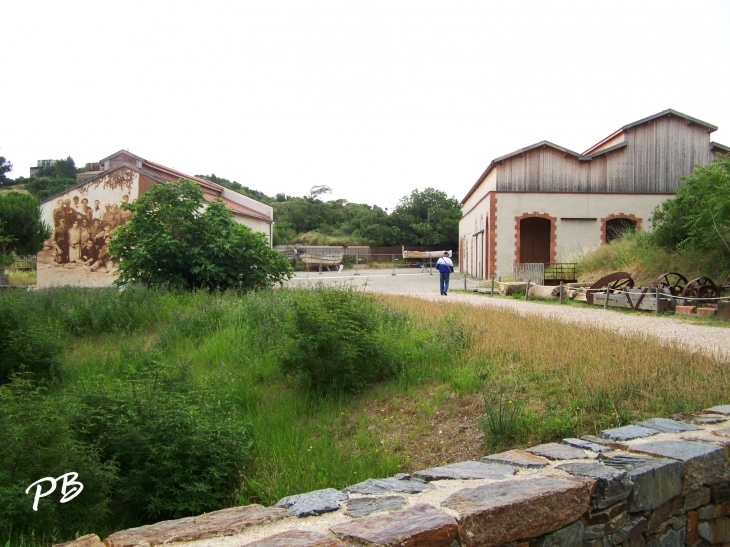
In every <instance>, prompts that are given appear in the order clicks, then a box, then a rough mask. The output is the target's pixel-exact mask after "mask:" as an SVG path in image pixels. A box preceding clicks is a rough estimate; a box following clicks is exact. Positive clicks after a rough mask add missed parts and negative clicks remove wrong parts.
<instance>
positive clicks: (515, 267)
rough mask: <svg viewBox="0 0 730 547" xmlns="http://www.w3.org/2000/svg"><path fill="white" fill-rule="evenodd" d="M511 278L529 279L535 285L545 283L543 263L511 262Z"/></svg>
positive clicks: (523, 280)
mask: <svg viewBox="0 0 730 547" xmlns="http://www.w3.org/2000/svg"><path fill="white" fill-rule="evenodd" d="M512 279H513V280H514V281H522V282H525V281H530V282H531V283H533V284H535V285H544V284H545V264H543V263H542V262H534V263H533V262H530V263H520V262H515V263H514V264H512Z"/></svg>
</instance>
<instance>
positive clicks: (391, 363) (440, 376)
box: [0, 289, 730, 545]
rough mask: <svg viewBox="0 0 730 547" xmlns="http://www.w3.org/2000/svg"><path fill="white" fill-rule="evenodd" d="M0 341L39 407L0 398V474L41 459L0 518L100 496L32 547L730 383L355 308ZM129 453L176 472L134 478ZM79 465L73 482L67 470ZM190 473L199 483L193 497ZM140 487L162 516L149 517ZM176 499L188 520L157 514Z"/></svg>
mask: <svg viewBox="0 0 730 547" xmlns="http://www.w3.org/2000/svg"><path fill="white" fill-rule="evenodd" d="M0 326H1V327H4V329H0V332H3V333H10V335H9V336H11V337H12V340H11V339H10V338H8V337H7V336H8V335H7V334H6V335H5V336H6V337H5V338H4V339H3V338H1V337H2V336H3V335H0V345H2V344H3V343H5V344H6V345H5V346H4V347H5V348H6V351H10V350H7V348H14V349H13V351H15V358H14V359H13V362H26V361H27V362H33V363H35V365H36V368H35V369H33V370H34V371H35V372H36V374H35V375H34V376H33V377H31V379H32V381H33V382H35V383H36V384H37V383H38V382H40V383H41V384H42V386H43V389H42V390H41V391H37V390H36V391H33V390H32V389H31V388H30V387H28V386H27V385H26V386H25V387H23V386H22V385H20V383H21V380H22V379H17V378H16V380H15V382H14V383H10V384H8V383H6V384H5V386H3V387H2V388H0V396H3V397H5V399H4V401H6V402H8V404H7V405H5V407H3V408H10V406H12V405H15V406H14V407H13V408H14V409H15V410H14V411H13V412H16V415H17V412H24V413H26V414H27V416H29V418H28V420H24V421H23V423H21V424H19V423H17V422H18V421H17V420H14V419H13V420H11V419H10V418H7V419H5V420H3V418H2V417H3V416H4V415H5V416H6V417H7V416H9V414H3V411H2V410H0V429H2V428H5V429H4V430H2V431H0V436H2V437H3V438H6V439H7V438H13V439H16V441H15V443H16V444H13V443H12V442H11V443H10V444H9V445H8V446H6V447H4V448H0V458H2V462H3V463H7V462H9V461H11V460H10V459H9V458H12V457H15V458H19V457H20V456H19V454H23V453H24V451H27V450H28V446H29V445H28V444H27V443H30V446H33V444H34V443H36V445H37V446H35V454H43V455H44V457H43V458H40V463H36V462H35V460H33V461H32V462H31V461H30V460H28V462H26V464H24V465H25V467H23V466H22V465H19V464H18V466H16V467H17V469H26V470H27V477H24V478H23V480H22V481H19V482H18V481H17V480H16V481H15V482H13V480H14V479H12V477H11V476H10V475H7V474H3V471H0V502H2V503H0V507H3V506H4V507H8V506H9V505H8V504H9V502H10V501H12V502H13V503H15V504H16V505H15V506H16V507H17V508H18V510H21V509H22V508H23V507H25V505H28V499H29V498H30V496H27V497H26V496H24V495H22V496H20V497H19V496H18V494H17V488H16V490H13V489H12V488H13V487H14V486H23V489H24V488H25V487H27V486H28V485H29V484H30V483H31V482H33V480H37V479H38V478H40V477H43V476H49V475H50V476H58V475H60V474H62V473H64V472H68V471H71V470H74V471H77V472H79V473H80V479H79V480H82V481H84V478H85V475H84V474H82V473H81V471H80V469H82V468H83V469H87V470H88V473H89V474H90V476H91V478H90V479H89V482H88V483H87V482H85V486H86V488H85V492H84V494H87V493H88V494H89V495H92V494H94V493H95V494H96V495H97V496H98V499H90V500H87V501H88V503H89V507H91V508H93V509H94V510H95V511H96V513H93V512H89V514H92V516H93V517H94V518H93V520H90V519H89V518H87V519H86V520H84V518H83V517H84V516H83V515H76V516H74V518H76V522H77V523H78V524H77V525H76V527H75V528H73V529H68V528H64V527H63V526H61V525H59V524H57V523H56V521H58V522H61V521H62V520H63V519H64V518H66V517H65V516H64V514H62V513H58V511H59V510H60V509H59V508H61V507H62V508H64V510H65V509H68V510H72V509H74V508H77V509H78V508H81V507H83V503H86V502H83V503H82V498H81V496H80V497H79V499H78V500H73V501H71V502H69V503H68V504H65V505H64V506H60V505H59V504H58V503H57V500H55V501H54V500H52V499H51V498H50V497H49V498H47V503H46V504H42V505H41V509H43V510H44V511H46V513H44V515H45V517H46V518H47V519H48V522H50V523H51V525H49V526H48V527H46V528H42V527H40V526H38V527H37V530H39V531H38V532H37V535H43V534H45V536H44V537H45V540H42V541H39V542H41V543H42V542H44V541H45V542H47V541H48V540H49V539H50V538H51V537H52V536H53V534H54V533H55V534H56V540H59V539H65V538H67V537H69V534H71V535H72V534H73V533H74V532H77V531H78V532H81V533H84V532H88V531H93V532H96V533H99V534H100V535H103V534H105V533H108V532H111V531H113V530H114V529H119V528H121V527H128V526H133V525H137V524H139V523H142V522H150V521H154V520H160V519H161V518H176V517H177V516H183V515H184V514H190V513H191V512H194V509H196V508H197V509H198V510H199V512H200V511H202V510H210V509H212V508H219V507H222V506H226V505H232V504H246V503H252V502H258V503H264V504H272V503H275V502H276V501H277V500H278V499H280V498H281V497H283V496H285V495H290V494H296V493H301V492H305V491H310V490H316V489H319V488H326V487H335V488H342V487H344V486H346V485H348V484H352V483H355V482H358V481H360V480H363V479H365V478H368V477H384V476H388V475H392V474H393V473H395V472H398V471H415V470H418V469H422V468H425V467H428V466H433V465H439V464H442V463H444V462H450V461H458V460H466V459H474V458H478V457H479V456H481V455H484V454H486V453H488V452H490V451H497V450H500V449H502V448H509V447H516V446H526V445H528V444H534V443H538V442H544V441H559V440H560V439H561V438H563V437H566V436H580V435H582V434H586V433H591V434H596V433H598V432H599V431H600V430H601V429H604V428H606V427H611V426H619V425H623V424H626V423H629V422H631V421H634V420H636V419H639V418H647V417H653V416H667V415H670V414H674V413H677V412H682V411H694V410H698V409H701V408H705V407H707V406H711V405H714V404H720V403H727V401H728V400H730V397H729V395H730V393H729V391H730V390H729V388H728V386H727V382H725V378H724V376H725V370H726V365H724V364H721V363H718V362H716V361H714V360H712V359H710V358H707V357H704V356H702V355H698V354H694V355H693V354H689V353H687V352H685V351H682V350H680V349H677V348H664V349H661V350H659V349H658V348H657V346H656V345H655V344H654V343H652V342H650V341H648V340H644V339H641V338H635V339H629V340H626V339H623V338H620V337H618V336H616V335H614V334H612V333H610V332H604V331H598V330H595V329H588V328H580V327H566V326H564V325H556V324H555V323H554V322H551V321H549V320H547V319H541V318H537V317H521V316H518V315H516V314H511V313H505V312H499V311H495V310H489V309H482V308H467V307H463V306H458V305H456V304H451V303H442V302H439V303H438V304H434V303H427V302H424V301H422V300H418V299H411V298H406V297H397V296H379V297H373V296H371V295H367V294H364V293H357V292H355V291H352V290H341V291H333V290H327V289H318V290H316V291H307V290H279V291H268V292H262V293H257V294H248V295H237V294H222V295H209V294H207V293H196V294H174V293H167V292H157V291H145V290H140V289H128V290H125V291H123V292H121V293H120V292H118V291H116V290H115V289H108V290H84V289H58V290H52V291H35V292H30V293H25V292H23V293H18V294H11V293H7V294H0ZM11 343H12V345H10V344H11ZM33 344H35V346H33ZM24 348H25V349H24ZM0 349H3V348H0ZM2 370H3V369H2V367H0V372H2ZM373 371H376V372H377V373H374V372H373ZM26 377H27V375H26ZM331 386H335V387H334V388H331ZM11 388H12V389H14V390H15V391H12V389H11ZM23 390H25V391H23ZM13 393H14V394H15V395H13ZM29 405H30V406H29ZM34 405H35V406H34ZM2 406H3V405H0V407H2ZM44 420H50V421H48V422H46V421H44ZM54 420H55V421H54ZM51 423H52V424H55V425H54V426H53V427H50V426H49V424H51ZM51 429H52V430H53V431H56V433H53V435H50V436H46V435H42V433H41V432H43V431H49V430H51ZM171 430H175V431H177V432H178V433H175V435H173V436H172V437H169V435H172V433H168V432H169V431H171ZM211 431H213V432H216V433H215V435H211V433H210V432H211ZM145 439H146V440H145ZM158 440H159V442H158ZM186 443H187V444H186ZM215 443H218V444H215ZM178 445H180V446H179V450H178V451H174V450H173V448H175V447H177V446H178ZM209 445H213V446H215V447H216V450H215V454H216V455H217V456H216V457H218V456H220V455H221V454H230V455H231V456H230V460H226V459H222V458H218V459H216V460H215V461H214V462H213V463H212V464H210V465H214V466H215V468H214V470H215V471H216V473H215V474H214V475H215V476H213V475H211V474H210V473H208V475H205V474H204V473H203V471H204V470H205V469H210V468H209V467H206V466H207V465H209V464H208V463H206V462H207V461H208V460H209V459H211V458H213V456H212V455H206V450H207V449H208V448H207V447H208V446H209ZM171 447H172V448H171ZM137 452H139V453H144V454H145V455H146V456H145V458H149V459H151V461H158V460H159V461H161V462H167V463H165V464H164V465H162V464H160V465H159V466H157V467H145V466H144V465H143V463H141V460H140V459H139V458H138V454H137ZM66 453H71V454H76V456H74V457H75V458H76V459H75V460H74V459H71V460H69V459H68V458H67V457H66V456H62V454H66ZM191 454H192V456H191ZM196 454H200V458H197V459H196V458H195V457H194V456H195V455H196ZM64 458H66V459H64ZM155 458H157V460H155ZM203 460H204V461H203ZM13 461H15V460H13ZM24 461H25V460H24V459H23V458H20V462H21V463H22V462H24ZM57 461H60V462H61V463H58V464H57V463H56V462H57ZM54 465H57V468H56V467H53V466H54ZM72 465H73V466H81V467H79V468H78V469H77V468H75V467H74V468H73V469H72V468H70V467H69V469H66V468H65V467H64V466H72ZM44 466H46V467H44ZM4 468H7V466H6V467H2V466H0V469H4ZM163 468H164V469H163ZM167 468H169V469H167ZM181 469H186V470H187V471H185V473H182V472H181ZM189 469H193V470H197V471H194V473H199V474H201V473H202V474H201V475H200V476H201V477H203V478H201V479H200V480H199V481H198V482H197V483H196V484H189V483H186V482H185V481H184V476H186V475H189V474H190V473H191V472H190V471H189ZM17 472H19V471H17ZM225 474H230V475H234V476H235V477H234V478H235V480H228V479H226V478H225V476H224V475H225ZM36 475H37V476H36ZM32 477H35V478H32ZM181 477H182V478H181ZM31 479H32V480H31ZM206 481H207V482H206ZM149 485H155V488H157V490H155V491H154V492H155V496H157V497H155V496H152V497H149V496H147V497H145V496H146V494H145V491H144V490H145V488H147V487H148V486H149ZM206 485H213V486H206ZM206 488H207V490H206ZM176 489H177V490H179V491H181V492H182V491H185V492H190V494H189V495H188V496H187V497H186V499H185V502H186V503H187V502H188V501H189V500H190V499H192V500H197V501H196V503H198V505H196V506H194V507H192V508H191V507H189V506H185V505H180V506H179V507H178V508H177V509H176V508H175V507H174V503H171V504H168V505H159V503H158V501H159V498H160V497H164V496H165V495H168V494H171V495H172V497H173V498H174V494H175V491H176ZM185 489H189V490H185ZM201 489H202V490H201ZM84 494H82V496H83V495H84ZM135 496H137V497H135ZM151 500H152V501H151ZM31 501H32V500H31ZM156 503H158V504H157V505H155V504H156ZM79 510H80V509H79ZM53 511H56V513H53ZM27 513H28V515H29V517H28V519H29V520H28V521H27V522H28V523H29V524H28V526H27V527H26V528H25V529H24V530H18V529H17V527H16V528H14V530H15V531H14V532H12V533H9V531H8V530H7V528H6V529H4V530H3V533H5V534H6V537H8V534H9V537H11V538H12V542H11V544H12V545H16V544H19V543H20V542H21V541H26V540H27V538H28V535H29V533H30V532H31V529H32V528H33V526H32V525H33V523H34V522H38V521H37V519H38V518H39V514H40V511H39V514H33V513H31V512H27ZM72 516H73V515H72ZM54 518H55V519H56V521H54V520H53V519H54ZM68 518H71V517H68ZM33 519H36V520H33ZM0 520H2V519H0ZM41 529H43V531H40V530H41ZM21 538H24V539H22V540H21Z"/></svg>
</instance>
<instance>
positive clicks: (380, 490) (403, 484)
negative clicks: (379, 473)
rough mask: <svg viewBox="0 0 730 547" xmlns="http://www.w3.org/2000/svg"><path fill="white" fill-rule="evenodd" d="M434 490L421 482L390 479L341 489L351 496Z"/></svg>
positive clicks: (367, 481) (376, 480) (368, 481)
mask: <svg viewBox="0 0 730 547" xmlns="http://www.w3.org/2000/svg"><path fill="white" fill-rule="evenodd" d="M434 488H435V487H434V486H432V485H430V484H428V483H427V482H424V481H423V480H400V479H396V478H392V477H391V478H389V479H368V480H366V481H363V482H359V483H357V484H353V485H352V486H348V487H347V488H343V489H342V491H343V492H345V493H351V494H387V493H392V492H397V493H401V494H420V493H421V492H426V491H429V490H433V489H434Z"/></svg>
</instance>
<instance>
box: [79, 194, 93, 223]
mask: <svg viewBox="0 0 730 547" xmlns="http://www.w3.org/2000/svg"><path fill="white" fill-rule="evenodd" d="M81 212H82V213H83V215H84V218H85V219H86V220H87V221H88V222H91V218H92V217H93V213H94V212H93V211H92V209H91V207H89V200H88V199H86V198H84V199H82V200H81ZM82 220H83V219H82Z"/></svg>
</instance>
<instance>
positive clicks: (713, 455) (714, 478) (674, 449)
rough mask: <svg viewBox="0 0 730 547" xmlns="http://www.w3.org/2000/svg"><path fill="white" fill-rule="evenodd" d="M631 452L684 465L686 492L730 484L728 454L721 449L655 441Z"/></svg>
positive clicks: (695, 444)
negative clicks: (720, 484) (675, 461)
mask: <svg viewBox="0 0 730 547" xmlns="http://www.w3.org/2000/svg"><path fill="white" fill-rule="evenodd" d="M630 451H631V452H635V453H639V454H648V455H650V456H655V457H660V458H671V459H673V460H678V461H681V462H682V463H683V464H684V479H683V482H684V488H685V490H696V489H697V488H700V487H701V486H702V485H712V484H718V483H722V482H727V481H729V480H730V462H729V461H728V457H727V451H726V450H725V448H724V447H721V446H715V445H711V444H708V443H697V442H692V441H655V442H646V443H640V444H635V445H633V446H632V447H631V448H630Z"/></svg>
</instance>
